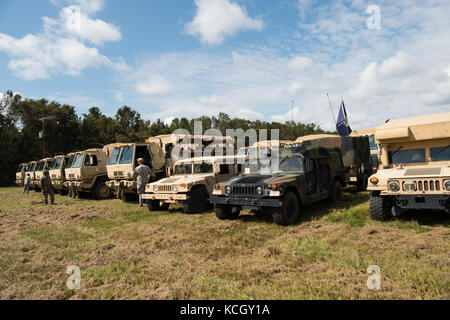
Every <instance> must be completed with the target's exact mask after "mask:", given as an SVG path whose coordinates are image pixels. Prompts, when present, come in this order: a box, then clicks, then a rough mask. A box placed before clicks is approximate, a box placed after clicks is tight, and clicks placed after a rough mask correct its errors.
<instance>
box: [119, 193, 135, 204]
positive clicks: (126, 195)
mask: <svg viewBox="0 0 450 320" xmlns="http://www.w3.org/2000/svg"><path fill="white" fill-rule="evenodd" d="M120 199H121V200H122V201H123V202H130V201H133V200H135V199H136V196H135V195H134V194H131V193H126V192H123V191H122V192H121V193H120Z"/></svg>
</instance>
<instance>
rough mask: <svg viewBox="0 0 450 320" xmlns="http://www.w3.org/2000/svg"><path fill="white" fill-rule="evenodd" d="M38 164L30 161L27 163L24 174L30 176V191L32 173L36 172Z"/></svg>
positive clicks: (32, 184) (32, 179)
mask: <svg viewBox="0 0 450 320" xmlns="http://www.w3.org/2000/svg"><path fill="white" fill-rule="evenodd" d="M37 164H38V162H37V161H31V162H29V163H28V166H27V171H26V172H25V174H30V189H34V183H33V181H34V173H35V170H36V167H37Z"/></svg>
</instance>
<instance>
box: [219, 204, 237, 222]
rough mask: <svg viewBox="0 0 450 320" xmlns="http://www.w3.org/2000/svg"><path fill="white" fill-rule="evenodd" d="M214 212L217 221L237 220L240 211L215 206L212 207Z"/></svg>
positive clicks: (220, 205)
mask: <svg viewBox="0 0 450 320" xmlns="http://www.w3.org/2000/svg"><path fill="white" fill-rule="evenodd" d="M214 212H215V213H216V217H217V219H220V220H234V219H237V218H239V213H240V210H238V208H233V207H231V206H227V205H223V204H216V205H215V206H214Z"/></svg>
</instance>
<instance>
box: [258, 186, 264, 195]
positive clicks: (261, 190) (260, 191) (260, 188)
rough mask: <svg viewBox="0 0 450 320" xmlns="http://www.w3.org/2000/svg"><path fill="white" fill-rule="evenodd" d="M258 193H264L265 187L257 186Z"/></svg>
mask: <svg viewBox="0 0 450 320" xmlns="http://www.w3.org/2000/svg"><path fill="white" fill-rule="evenodd" d="M256 193H258V194H259V195H260V196H261V195H262V194H263V188H262V187H257V188H256Z"/></svg>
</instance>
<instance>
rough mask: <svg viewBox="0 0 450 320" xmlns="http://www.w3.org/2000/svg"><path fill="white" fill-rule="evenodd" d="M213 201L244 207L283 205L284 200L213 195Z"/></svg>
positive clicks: (275, 206)
mask: <svg viewBox="0 0 450 320" xmlns="http://www.w3.org/2000/svg"><path fill="white" fill-rule="evenodd" d="M210 202H211V203H214V204H219V205H230V206H239V207H243V208H261V207H274V208H277V207H281V206H282V202H281V201H280V200H279V199H278V198H276V199H269V198H238V197H211V200H210Z"/></svg>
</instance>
